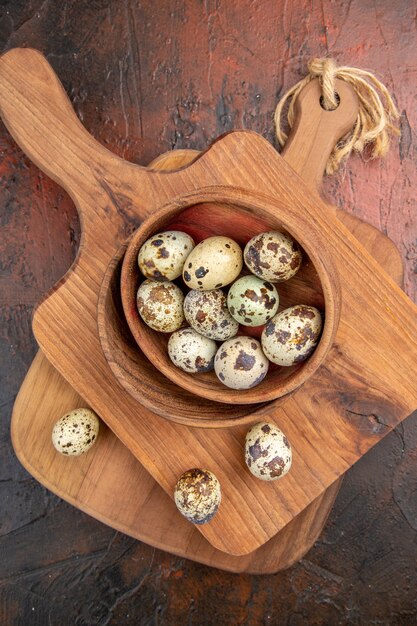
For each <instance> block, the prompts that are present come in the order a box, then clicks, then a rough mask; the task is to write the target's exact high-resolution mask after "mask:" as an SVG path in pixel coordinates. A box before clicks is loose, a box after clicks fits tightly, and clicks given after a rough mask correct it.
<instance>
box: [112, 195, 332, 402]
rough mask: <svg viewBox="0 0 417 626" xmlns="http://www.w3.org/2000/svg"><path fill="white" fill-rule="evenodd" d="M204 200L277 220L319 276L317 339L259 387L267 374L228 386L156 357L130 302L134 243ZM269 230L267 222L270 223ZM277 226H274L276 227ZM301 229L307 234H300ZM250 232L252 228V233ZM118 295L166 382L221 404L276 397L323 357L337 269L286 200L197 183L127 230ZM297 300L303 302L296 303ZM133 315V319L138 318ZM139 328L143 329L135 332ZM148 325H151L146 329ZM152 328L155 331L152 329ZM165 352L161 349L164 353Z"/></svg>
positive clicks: (329, 335) (290, 388) (133, 294)
mask: <svg viewBox="0 0 417 626" xmlns="http://www.w3.org/2000/svg"><path fill="white" fill-rule="evenodd" d="M203 203H204V204H208V203H221V204H223V205H227V204H229V205H231V206H233V207H235V208H238V209H241V210H243V211H245V212H249V213H253V214H254V215H256V216H257V217H260V216H261V217H265V218H266V219H267V220H268V221H269V222H271V221H273V220H274V219H275V220H276V221H277V222H278V221H279V223H280V224H281V226H280V229H281V230H285V231H287V232H289V233H290V235H291V236H292V237H293V238H294V239H295V240H296V241H297V242H298V243H299V244H300V246H301V247H302V248H303V249H304V250H305V251H306V253H307V254H308V256H309V258H310V259H311V262H312V263H313V265H314V267H315V270H316V272H317V274H318V276H319V280H320V283H321V288H322V291H323V296H324V302H325V319H324V325H323V330H322V334H321V338H320V341H319V343H318V345H317V348H316V349H315V351H314V353H313V354H312V356H311V357H309V359H307V360H306V361H304V362H303V363H302V365H301V367H299V368H298V369H297V370H296V371H294V372H293V373H292V374H291V375H290V376H289V377H288V378H286V379H284V380H283V381H282V382H281V384H280V383H279V382H278V383H277V384H275V385H273V386H272V385H269V389H268V390H267V391H266V390H265V385H264V383H265V382H266V381H267V378H268V377H266V379H264V381H262V383H260V384H259V385H258V386H257V387H254V388H252V389H247V390H233V389H229V388H228V387H226V386H224V385H222V383H220V381H219V385H218V386H216V387H214V386H213V385H212V384H211V385H210V386H207V385H203V384H201V381H202V377H201V376H190V375H189V374H187V373H186V372H183V371H182V370H180V369H178V368H176V367H175V366H174V365H173V364H172V363H171V362H170V361H169V358H168V357H167V358H165V359H162V358H160V355H159V350H155V347H154V345H152V342H151V341H149V337H148V336H147V328H148V327H146V326H145V324H144V322H142V320H141V319H140V317H139V314H138V312H137V308H136V289H135V288H133V287H132V284H133V283H134V282H135V280H134V279H133V278H132V275H133V274H134V272H135V270H136V275H137V274H138V273H139V269H138V265H137V256H138V252H139V248H140V246H141V245H142V244H143V243H144V242H145V241H146V239H148V238H149V237H150V236H152V235H153V234H155V233H156V232H158V230H162V229H163V226H164V222H165V223H166V222H167V220H168V218H172V217H174V216H175V215H177V214H178V213H180V212H181V211H183V210H184V209H186V208H188V207H191V206H194V205H198V204H203ZM271 230H272V228H271ZM277 230H278V227H277ZM306 232H307V234H306ZM254 234H255V233H254ZM120 283H121V284H120V288H121V299H122V306H123V310H124V313H125V317H126V321H127V323H128V326H129V328H130V331H131V333H132V335H133V337H134V339H135V341H136V343H137V345H138V347H139V348H140V349H141V350H142V351H143V352H144V354H145V355H146V356H147V357H148V359H150V360H151V362H152V363H153V364H154V365H155V366H156V367H157V368H158V369H159V371H161V372H162V373H163V374H164V375H165V376H166V377H167V378H169V379H170V380H171V381H172V382H174V383H176V384H178V385H180V386H181V387H182V388H184V389H187V390H188V391H191V392H192V393H194V394H196V395H198V396H200V397H203V398H206V399H209V400H213V401H215V402H222V403H226V404H229V403H230V404H236V403H237V404H260V403H265V402H268V401H273V400H277V399H279V398H281V397H283V396H285V395H287V394H289V393H291V392H293V391H295V389H297V388H298V387H300V385H302V384H303V383H304V382H306V380H308V379H309V378H310V377H311V376H312V375H313V374H314V373H315V372H316V371H317V369H318V368H319V367H320V365H321V364H322V363H323V361H324V359H325V357H326V355H327V353H328V352H329V350H330V348H331V346H332V344H333V340H334V337H335V334H336V332H337V328H338V323H339V318H340V286H339V280H338V274H337V271H336V268H335V266H334V264H333V263H332V260H331V256H330V254H329V251H328V250H327V247H326V245H325V241H324V238H323V237H322V236H321V233H320V231H319V229H318V227H317V225H316V224H315V223H314V221H313V220H310V221H309V224H308V228H307V229H306V228H305V221H303V217H302V216H300V215H299V214H298V213H297V211H295V210H293V209H292V208H291V207H289V206H288V203H284V202H280V199H277V198H273V197H271V196H269V195H266V194H260V193H259V192H253V191H251V190H247V189H239V188H230V187H219V186H216V187H203V188H199V189H198V190H193V191H191V192H187V193H184V194H181V195H179V196H177V197H176V198H174V199H172V200H171V201H169V202H168V203H166V204H165V205H163V206H162V207H161V208H160V209H158V210H157V211H156V212H155V213H154V214H152V215H151V216H149V217H148V218H147V219H146V220H144V221H143V222H142V224H141V225H140V226H139V228H138V229H137V230H136V231H135V232H134V233H133V235H132V236H131V238H130V240H129V243H128V246H127V250H126V253H125V256H124V258H123V261H122V269H121V281H120ZM300 304H303V303H300ZM138 321H139V323H138ZM141 330H145V331H146V332H145V333H143V332H142V333H141ZM149 330H151V329H149ZM152 332H155V331H152ZM164 356H165V355H164Z"/></svg>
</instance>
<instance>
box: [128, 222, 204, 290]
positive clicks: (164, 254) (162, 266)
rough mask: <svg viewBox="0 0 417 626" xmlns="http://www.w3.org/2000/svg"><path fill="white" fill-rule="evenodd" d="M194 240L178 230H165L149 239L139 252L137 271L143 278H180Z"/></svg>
mask: <svg viewBox="0 0 417 626" xmlns="http://www.w3.org/2000/svg"><path fill="white" fill-rule="evenodd" d="M194 246H195V243H194V240H193V239H192V238H191V237H190V236H189V235H187V233H183V232H182V231H179V230H167V231H165V232H162V233H158V234H157V235H153V237H150V238H149V239H148V240H147V241H145V243H144V244H143V245H142V247H141V248H140V250H139V254H138V263H139V269H140V271H141V272H142V274H143V275H144V276H145V278H151V279H153V280H174V279H175V278H178V276H181V274H182V270H183V267H184V263H185V260H186V258H187V257H188V255H189V254H190V252H191V250H192V249H193V248H194Z"/></svg>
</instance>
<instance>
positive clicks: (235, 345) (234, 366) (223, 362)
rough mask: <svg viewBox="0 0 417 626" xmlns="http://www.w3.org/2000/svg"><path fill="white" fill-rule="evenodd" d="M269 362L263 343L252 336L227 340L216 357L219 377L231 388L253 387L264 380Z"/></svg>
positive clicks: (215, 364)
mask: <svg viewBox="0 0 417 626" xmlns="http://www.w3.org/2000/svg"><path fill="white" fill-rule="evenodd" d="M268 367H269V362H268V359H267V358H266V356H265V355H264V353H263V352H262V348H261V344H260V343H259V341H257V340H256V339H252V337H234V338H233V339H229V340H228V341H225V342H224V343H223V344H222V345H221V346H220V348H219V349H218V350H217V353H216V356H215V358H214V371H215V372H216V375H217V378H218V379H219V380H221V382H222V383H223V384H224V385H226V387H230V388H231V389H251V388H252V387H256V385H259V383H260V382H262V381H263V379H264V378H265V376H266V374H267V372H268Z"/></svg>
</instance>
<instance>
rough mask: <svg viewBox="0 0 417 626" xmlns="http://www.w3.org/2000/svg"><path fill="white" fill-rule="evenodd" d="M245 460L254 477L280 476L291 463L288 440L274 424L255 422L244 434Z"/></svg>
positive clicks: (269, 479)
mask: <svg viewBox="0 0 417 626" xmlns="http://www.w3.org/2000/svg"><path fill="white" fill-rule="evenodd" d="M245 461H246V465H247V466H248V468H249V471H250V472H251V473H252V474H253V475H254V476H256V478H260V479H261V480H267V481H271V480H277V479H278V478H282V477H283V476H285V474H287V472H288V471H289V469H290V467H291V463H292V451H291V445H290V442H289V441H288V439H287V438H286V436H285V435H284V433H283V432H282V431H281V430H280V429H279V428H277V427H276V426H275V425H274V424H267V423H265V422H260V423H259V424H255V425H254V426H252V428H251V429H250V430H248V432H247V434H246V440H245Z"/></svg>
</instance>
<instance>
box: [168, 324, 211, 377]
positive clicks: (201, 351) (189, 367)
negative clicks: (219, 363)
mask: <svg viewBox="0 0 417 626" xmlns="http://www.w3.org/2000/svg"><path fill="white" fill-rule="evenodd" d="M216 352H217V344H216V342H215V341H213V340H212V339H209V338H208V337H203V335H200V334H199V333H197V332H196V331H195V330H194V329H193V328H183V329H182V330H177V331H176V332H175V333H173V334H172V335H171V337H170V338H169V341H168V354H169V358H170V359H171V361H172V362H173V364H174V365H176V366H177V367H179V368H180V369H182V370H184V372H188V373H191V374H199V373H201V372H209V371H210V370H212V369H213V367H214V355H215V354H216Z"/></svg>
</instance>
